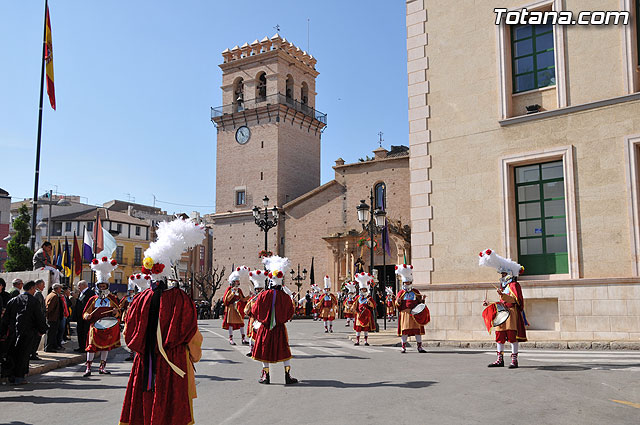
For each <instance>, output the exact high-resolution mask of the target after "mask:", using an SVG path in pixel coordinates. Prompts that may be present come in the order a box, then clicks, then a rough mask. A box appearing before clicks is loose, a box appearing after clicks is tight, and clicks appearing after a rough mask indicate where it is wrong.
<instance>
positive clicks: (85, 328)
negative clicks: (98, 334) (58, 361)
mask: <svg viewBox="0 0 640 425" xmlns="http://www.w3.org/2000/svg"><path fill="white" fill-rule="evenodd" d="M78 290H79V291H80V296H78V301H77V302H76V307H75V309H74V310H73V311H74V316H75V319H76V322H77V323H78V326H77V328H76V332H77V333H78V348H76V349H75V350H74V351H76V352H78V353H84V350H85V348H86V346H87V334H88V333H89V322H87V321H86V320H84V318H83V317H82V312H83V311H84V308H85V307H86V305H87V302H88V301H89V300H90V299H91V297H93V296H94V295H95V294H96V293H95V292H94V291H93V289H91V288H89V286H88V285H87V281H86V280H81V281H80V282H78Z"/></svg>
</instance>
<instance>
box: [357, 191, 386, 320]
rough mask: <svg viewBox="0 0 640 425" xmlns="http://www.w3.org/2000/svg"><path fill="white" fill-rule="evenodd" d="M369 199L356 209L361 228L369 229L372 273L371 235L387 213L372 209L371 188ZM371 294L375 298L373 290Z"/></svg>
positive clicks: (377, 228) (370, 267)
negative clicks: (368, 202) (368, 203)
mask: <svg viewBox="0 0 640 425" xmlns="http://www.w3.org/2000/svg"><path fill="white" fill-rule="evenodd" d="M369 201H370V202H371V205H370V206H369V205H367V203H366V202H365V200H364V199H363V200H361V201H360V205H358V206H357V207H356V210H357V211H358V221H359V222H360V224H362V229H363V230H368V231H369V241H370V243H371V246H370V247H369V251H370V253H371V257H370V261H369V273H371V274H373V247H374V245H373V237H374V236H375V234H376V230H379V229H382V228H383V227H384V224H385V216H386V215H387V213H386V212H385V211H384V210H383V209H381V208H376V209H374V202H373V188H372V189H371V194H370V195H369ZM383 249H384V248H383ZM371 295H372V296H373V299H374V300H375V290H374V292H373V293H372V294H371ZM376 313H377V312H376V309H375V308H374V309H373V320H374V322H375V323H376V330H377V327H378V323H377V318H376ZM385 325H386V315H385Z"/></svg>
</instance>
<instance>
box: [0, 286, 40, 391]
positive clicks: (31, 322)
mask: <svg viewBox="0 0 640 425" xmlns="http://www.w3.org/2000/svg"><path fill="white" fill-rule="evenodd" d="M23 289H24V293H22V294H20V295H18V296H17V297H15V298H12V299H11V301H9V304H8V305H7V310H6V313H5V315H4V316H3V317H2V321H1V322H0V334H3V335H4V334H5V333H6V332H7V331H8V334H9V338H10V341H11V342H10V344H9V353H8V356H7V358H8V360H9V361H10V363H11V365H10V368H9V370H8V373H7V375H8V376H9V382H10V383H12V384H16V385H20V384H24V383H26V381H25V379H24V377H25V376H26V375H27V374H28V373H29V357H30V355H31V350H32V347H33V341H34V339H35V338H36V337H37V336H38V335H43V334H44V333H45V332H46V331H47V324H46V322H45V318H44V315H43V314H42V310H40V306H39V305H38V300H36V299H35V297H34V296H33V294H35V292H36V283H35V282H34V281H29V282H27V283H26V284H25V285H24V288H23Z"/></svg>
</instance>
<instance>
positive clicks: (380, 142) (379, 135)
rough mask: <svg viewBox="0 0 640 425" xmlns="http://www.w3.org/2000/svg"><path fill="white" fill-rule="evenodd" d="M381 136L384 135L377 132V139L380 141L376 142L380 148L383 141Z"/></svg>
mask: <svg viewBox="0 0 640 425" xmlns="http://www.w3.org/2000/svg"><path fill="white" fill-rule="evenodd" d="M383 134H384V133H383V132H382V131H379V132H378V137H379V138H380V139H379V140H378V144H379V145H380V147H382V142H383V141H384V139H383V138H382V135H383Z"/></svg>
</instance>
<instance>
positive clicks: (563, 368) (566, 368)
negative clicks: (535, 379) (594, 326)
mask: <svg viewBox="0 0 640 425" xmlns="http://www.w3.org/2000/svg"><path fill="white" fill-rule="evenodd" d="M630 367H640V363H630V364H618V363H617V364H607V363H594V364H589V365H588V366H580V365H550V366H520V367H519V369H536V370H548V371H552V372H583V371H585V370H593V369H596V370H617V369H628V368H630Z"/></svg>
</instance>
